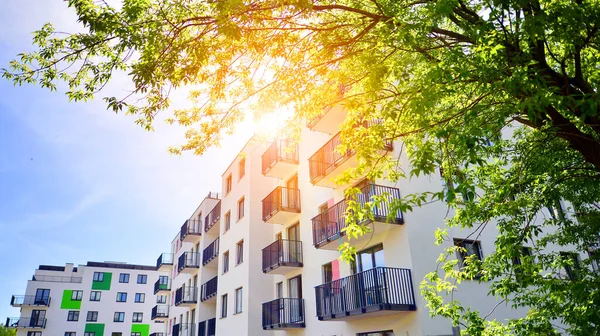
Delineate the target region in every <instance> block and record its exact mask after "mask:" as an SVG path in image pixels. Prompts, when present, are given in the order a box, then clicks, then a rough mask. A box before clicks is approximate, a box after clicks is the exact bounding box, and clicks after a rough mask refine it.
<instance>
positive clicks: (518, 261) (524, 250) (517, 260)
mask: <svg viewBox="0 0 600 336" xmlns="http://www.w3.org/2000/svg"><path fill="white" fill-rule="evenodd" d="M531 256H532V249H531V247H529V246H522V247H521V255H520V256H519V257H514V258H513V260H512V263H513V265H514V266H516V267H515V278H516V279H517V281H521V280H522V279H523V276H524V274H523V270H522V269H521V268H520V267H519V266H520V265H522V264H523V258H524V257H531Z"/></svg>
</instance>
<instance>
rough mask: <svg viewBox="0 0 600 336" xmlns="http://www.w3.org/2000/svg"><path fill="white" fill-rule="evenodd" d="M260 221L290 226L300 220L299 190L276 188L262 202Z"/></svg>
mask: <svg viewBox="0 0 600 336" xmlns="http://www.w3.org/2000/svg"><path fill="white" fill-rule="evenodd" d="M262 219H263V221H265V222H266V223H275V224H283V225H287V224H292V223H294V222H296V221H298V220H299V219H300V190H299V189H291V188H286V187H277V188H275V190H273V191H272V192H271V193H270V194H269V195H268V196H267V197H265V198H264V199H263V200H262Z"/></svg>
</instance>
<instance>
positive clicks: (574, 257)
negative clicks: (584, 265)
mask: <svg viewBox="0 0 600 336" xmlns="http://www.w3.org/2000/svg"><path fill="white" fill-rule="evenodd" d="M560 256H561V257H562V258H563V259H564V260H565V261H569V264H568V265H564V266H563V267H564V269H565V272H566V273H567V277H569V279H571V280H575V279H577V273H578V271H579V270H580V269H581V265H579V255H578V254H577V253H573V252H560Z"/></svg>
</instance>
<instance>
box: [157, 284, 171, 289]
mask: <svg viewBox="0 0 600 336" xmlns="http://www.w3.org/2000/svg"><path fill="white" fill-rule="evenodd" d="M158 288H159V289H169V284H158Z"/></svg>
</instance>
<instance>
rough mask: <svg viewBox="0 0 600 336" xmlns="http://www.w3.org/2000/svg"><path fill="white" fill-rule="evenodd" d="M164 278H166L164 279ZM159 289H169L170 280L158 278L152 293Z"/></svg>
mask: <svg viewBox="0 0 600 336" xmlns="http://www.w3.org/2000/svg"><path fill="white" fill-rule="evenodd" d="M164 279H166V280H164ZM161 290H171V280H170V279H169V278H168V277H167V278H162V279H161V278H158V280H156V282H155V283H154V294H156V293H158V292H159V291H161Z"/></svg>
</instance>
